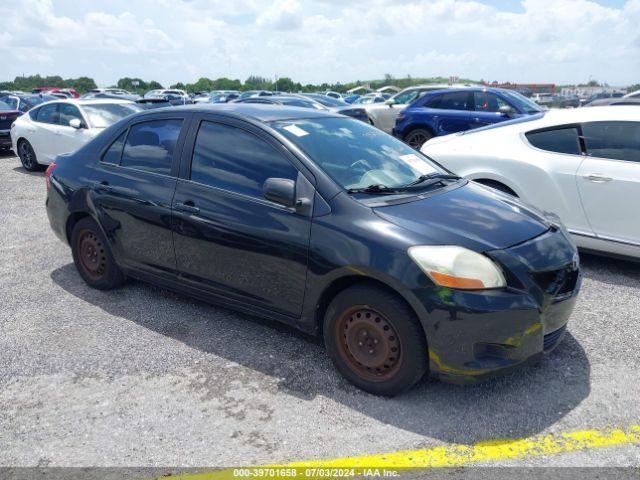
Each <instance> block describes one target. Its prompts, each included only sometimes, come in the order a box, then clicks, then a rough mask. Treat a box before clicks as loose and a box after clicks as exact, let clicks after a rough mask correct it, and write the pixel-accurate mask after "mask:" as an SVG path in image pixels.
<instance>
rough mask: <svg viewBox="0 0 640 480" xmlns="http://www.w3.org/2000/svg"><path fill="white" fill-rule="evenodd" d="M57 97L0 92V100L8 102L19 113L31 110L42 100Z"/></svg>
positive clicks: (48, 100)
mask: <svg viewBox="0 0 640 480" xmlns="http://www.w3.org/2000/svg"><path fill="white" fill-rule="evenodd" d="M56 99H57V98H56V97H54V96H52V95H46V94H35V95H34V94H30V93H15V92H8V93H7V94H0V101H2V102H4V103H6V104H8V105H9V106H10V107H11V108H13V109H14V110H18V111H19V112H20V113H21V114H22V113H26V112H28V111H29V110H31V109H32V108H33V107H35V106H36V105H40V104H41V103H44V102H50V101H52V100H56Z"/></svg>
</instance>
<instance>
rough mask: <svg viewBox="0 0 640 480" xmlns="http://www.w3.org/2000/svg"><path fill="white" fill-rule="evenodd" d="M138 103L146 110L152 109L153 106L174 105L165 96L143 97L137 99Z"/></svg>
mask: <svg viewBox="0 0 640 480" xmlns="http://www.w3.org/2000/svg"><path fill="white" fill-rule="evenodd" d="M136 104H138V105H139V106H140V107H142V108H143V109H144V110H150V109H153V108H164V107H172V106H173V105H172V104H171V102H170V101H169V100H168V99H167V98H165V97H159V98H141V99H140V100H136Z"/></svg>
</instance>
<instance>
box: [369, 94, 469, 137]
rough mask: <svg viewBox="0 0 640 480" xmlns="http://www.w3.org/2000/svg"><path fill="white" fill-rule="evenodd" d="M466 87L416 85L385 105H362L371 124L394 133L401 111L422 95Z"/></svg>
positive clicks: (392, 98)
mask: <svg viewBox="0 0 640 480" xmlns="http://www.w3.org/2000/svg"><path fill="white" fill-rule="evenodd" d="M465 86H466V85H458V84H456V85H441V84H428V85H416V86H413V87H409V88H405V89H404V90H402V91H400V92H398V93H396V94H395V95H394V96H392V97H391V98H389V99H388V100H386V101H385V102H383V103H372V104H365V105H360V106H361V107H362V108H364V109H365V110H366V111H367V116H368V117H369V123H371V125H373V126H375V127H378V128H379V129H380V130H382V131H384V132H387V133H392V131H393V127H394V126H395V124H396V118H397V116H398V114H399V113H400V111H402V110H403V109H405V108H406V107H407V106H408V105H409V104H410V103H411V102H413V101H415V100H416V99H417V98H418V97H420V96H421V95H424V94H425V93H426V92H429V91H432V90H442V89H443V88H456V87H465Z"/></svg>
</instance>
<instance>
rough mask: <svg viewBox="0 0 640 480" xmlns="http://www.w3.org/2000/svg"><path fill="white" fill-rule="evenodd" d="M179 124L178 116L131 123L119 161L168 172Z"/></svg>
mask: <svg viewBox="0 0 640 480" xmlns="http://www.w3.org/2000/svg"><path fill="white" fill-rule="evenodd" d="M181 127H182V120H181V119H168V120H152V121H149V122H144V123H137V124H135V125H133V126H132V127H131V128H130V129H129V135H128V136H127V141H126V143H125V146H124V151H123V152H122V162H121V163H120V164H121V165H122V166H123V167H130V168H135V169H137V170H144V171H147V172H153V173H159V174H162V175H170V174H171V164H172V161H173V152H174V151H175V148H176V143H177V142H178V137H179V136H180V129H181Z"/></svg>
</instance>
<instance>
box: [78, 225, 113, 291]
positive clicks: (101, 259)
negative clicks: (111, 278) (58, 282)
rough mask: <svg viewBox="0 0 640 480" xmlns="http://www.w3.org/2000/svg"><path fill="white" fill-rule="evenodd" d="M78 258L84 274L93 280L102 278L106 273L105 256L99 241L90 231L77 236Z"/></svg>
mask: <svg viewBox="0 0 640 480" xmlns="http://www.w3.org/2000/svg"><path fill="white" fill-rule="evenodd" d="M78 256H79V258H80V263H81V264H82V268H83V269H84V271H85V273H86V274H87V275H89V276H90V277H91V278H93V279H94V280H99V279H100V278H102V276H103V275H104V273H105V271H106V265H107V256H106V254H105V251H104V246H103V245H102V242H101V241H100V239H99V238H98V237H97V236H96V235H95V234H94V233H93V232H92V231H90V230H83V231H82V232H80V235H79V236H78Z"/></svg>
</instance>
